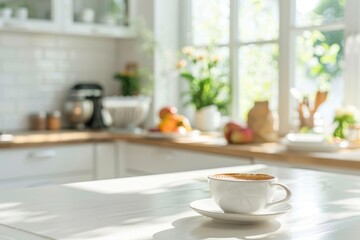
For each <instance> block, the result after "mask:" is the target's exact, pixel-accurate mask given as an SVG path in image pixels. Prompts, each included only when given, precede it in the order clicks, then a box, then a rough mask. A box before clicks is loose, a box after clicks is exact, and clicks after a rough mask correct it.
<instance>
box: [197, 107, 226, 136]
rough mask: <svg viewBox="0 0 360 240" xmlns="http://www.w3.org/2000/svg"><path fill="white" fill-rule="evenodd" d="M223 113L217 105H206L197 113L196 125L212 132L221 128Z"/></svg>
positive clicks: (200, 128)
mask: <svg viewBox="0 0 360 240" xmlns="http://www.w3.org/2000/svg"><path fill="white" fill-rule="evenodd" d="M220 124H221V114H220V112H219V110H218V109H217V107H216V106H215V105H211V106H206V107H203V108H201V109H199V110H198V111H196V113H195V127H196V128H197V129H199V130H200V131H205V132H210V131H215V130H218V129H219V128H220Z"/></svg>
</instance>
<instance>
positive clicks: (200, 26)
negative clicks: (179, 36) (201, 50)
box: [191, 0, 230, 45]
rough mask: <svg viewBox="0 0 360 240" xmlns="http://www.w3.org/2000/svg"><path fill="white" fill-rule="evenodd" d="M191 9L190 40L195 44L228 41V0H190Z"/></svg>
mask: <svg viewBox="0 0 360 240" xmlns="http://www.w3.org/2000/svg"><path fill="white" fill-rule="evenodd" d="M191 9H192V18H191V19H192V22H191V27H192V38H193V40H192V42H193V43H194V44H195V45H206V44H211V43H218V44H226V43H228V42H229V28H230V23H229V21H230V1H229V0H192V1H191Z"/></svg>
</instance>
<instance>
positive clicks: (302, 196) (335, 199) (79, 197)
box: [0, 164, 360, 240]
mask: <svg viewBox="0 0 360 240" xmlns="http://www.w3.org/2000/svg"><path fill="white" fill-rule="evenodd" d="M219 172H255V173H268V174H271V175H274V176H277V177H278V179H279V182H280V183H283V184H286V185H287V186H288V187H289V188H290V190H291V191H292V197H291V199H290V200H289V204H290V207H292V211H290V212H289V213H287V214H285V215H282V216H280V217H278V218H276V219H274V220H272V221H269V222H264V223H261V224H252V225H248V224H245V225H242V224H229V223H222V222H217V221H212V220H211V219H210V218H207V217H205V216H202V215H200V214H198V213H196V212H195V211H193V210H192V209H191V208H190V207H189V204H190V203H191V202H193V201H196V200H201V199H207V198H210V192H209V187H208V184H207V179H206V176H208V175H209V174H214V173H219ZM359 183H360V177H359V176H352V175H343V174H334V173H326V172H319V171H310V170H303V169H294V168H280V167H268V166H265V165H258V164H255V165H245V166H238V167H232V168H225V169H211V170H200V171H191V172H181V173H171V174H162V175H152V176H142V177H131V178H122V179H111V180H104V181H93V182H83V183H74V184H66V185H56V186H46V187H37V188H26V189H17V190H11V191H5V192H2V194H1V195H0V206H1V208H0V239H27V240H29V239H32V240H49V239H53V240H55V239H57V240H70V239H77V240H90V239H92V240H95V239H97V240H100V239H126V240H138V239H155V240H170V239H171V240H184V239H193V240H196V239H199V240H200V239H264V240H265V239H269V240H270V239H317V240H325V239H326V240H335V239H356V238H358V237H356V236H359V235H360V201H359ZM279 194H280V191H279ZM278 197H279V196H278ZM206 209H207V208H206ZM211 209H213V208H211ZM351 236H352V237H351Z"/></svg>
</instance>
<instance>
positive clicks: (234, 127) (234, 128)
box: [223, 121, 244, 142]
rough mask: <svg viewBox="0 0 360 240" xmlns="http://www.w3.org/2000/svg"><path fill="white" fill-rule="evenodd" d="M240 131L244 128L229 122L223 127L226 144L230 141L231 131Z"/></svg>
mask: <svg viewBox="0 0 360 240" xmlns="http://www.w3.org/2000/svg"><path fill="white" fill-rule="evenodd" d="M242 129H244V127H242V126H241V125H240V124H238V123H236V122H233V121H230V122H228V123H227V124H226V125H225V126H224V129H223V131H224V137H225V139H226V140H227V141H228V142H231V141H230V134H231V132H233V131H241V130H242Z"/></svg>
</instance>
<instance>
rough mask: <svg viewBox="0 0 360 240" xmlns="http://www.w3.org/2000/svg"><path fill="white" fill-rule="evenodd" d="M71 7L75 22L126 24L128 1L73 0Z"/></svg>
mask: <svg viewBox="0 0 360 240" xmlns="http://www.w3.org/2000/svg"><path fill="white" fill-rule="evenodd" d="M73 7H74V20H75V22H79V23H97V24H104V25H121V26H122V25H127V24H128V10H129V9H128V0H116V1H115V0H101V1H99V0H74V1H73Z"/></svg>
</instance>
